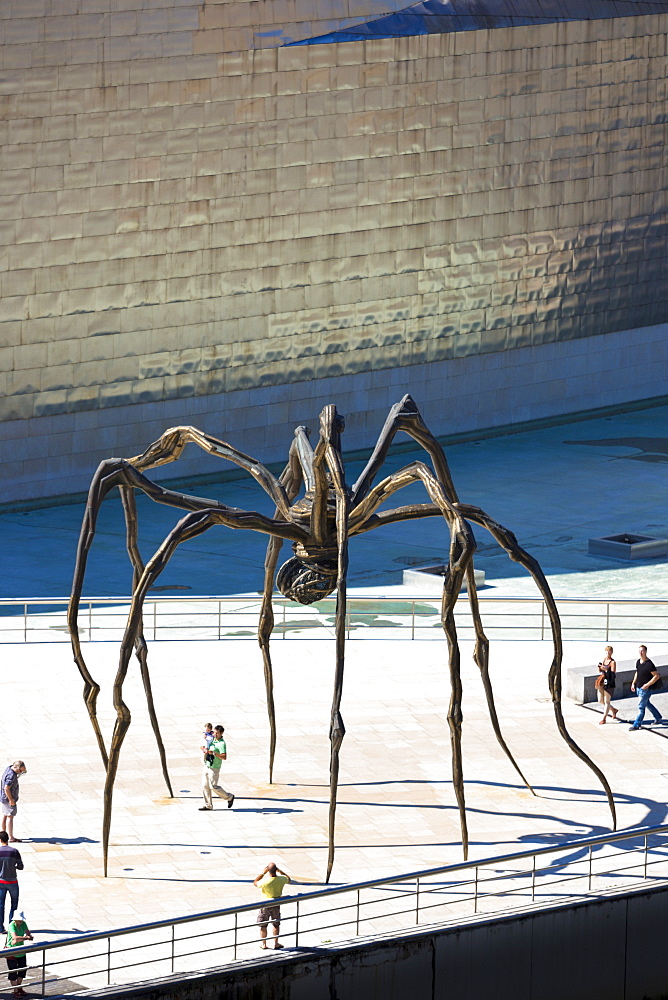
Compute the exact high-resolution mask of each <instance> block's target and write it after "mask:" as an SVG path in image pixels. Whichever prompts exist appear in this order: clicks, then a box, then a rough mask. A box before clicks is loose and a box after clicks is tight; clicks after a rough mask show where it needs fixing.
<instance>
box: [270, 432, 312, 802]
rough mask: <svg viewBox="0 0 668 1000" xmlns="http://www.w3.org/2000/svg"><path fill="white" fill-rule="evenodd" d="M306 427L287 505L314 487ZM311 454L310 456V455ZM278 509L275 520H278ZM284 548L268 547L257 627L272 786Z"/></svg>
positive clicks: (293, 458)
mask: <svg viewBox="0 0 668 1000" xmlns="http://www.w3.org/2000/svg"><path fill="white" fill-rule="evenodd" d="M307 435H308V431H307V429H306V427H297V429H296V430H295V439H294V440H293V442H292V444H291V445H290V454H289V458H288V464H287V465H286V467H285V469H284V470H283V473H282V474H281V477H280V480H279V481H280V483H281V484H282V485H283V487H284V488H285V491H286V494H287V497H288V501H289V502H290V503H292V502H293V500H294V499H295V497H296V496H297V493H298V492H299V488H300V486H301V484H302V481H303V480H304V479H306V486H307V489H309V488H312V485H313V469H312V459H313V451H312V450H311V446H310V444H309V440H308V436H307ZM309 453H310V454H309ZM278 514H279V511H278V509H276V512H275V514H274V517H278ZM282 546H283V539H282V538H278V537H277V536H276V535H272V537H271V538H270V539H269V544H268V545H267V553H266V556H265V560H264V587H263V591H262V607H261V609H260V619H259V624H258V631H257V639H258V643H259V645H260V649H261V651H262V662H263V666H264V686H265V691H266V696H267V713H268V716H269V784H271V783H272V782H273V780H274V757H275V754H276V710H275V706H274V673H273V669H272V665H271V654H270V652H269V640H270V638H271V633H272V632H273V629H274V607H273V601H272V593H273V589H274V579H275V576H276V564H277V562H278V556H279V554H280V551H281V548H282Z"/></svg>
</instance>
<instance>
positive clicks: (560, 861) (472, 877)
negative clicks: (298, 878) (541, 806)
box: [0, 825, 668, 996]
mask: <svg viewBox="0 0 668 1000" xmlns="http://www.w3.org/2000/svg"><path fill="white" fill-rule="evenodd" d="M648 880H655V881H661V882H666V885H667V887H668V825H664V826H655V827H639V828H636V829H633V830H628V831H625V832H624V833H611V834H604V835H601V836H597V837H589V838H586V839H582V840H575V841H570V842H568V843H565V844H560V845H557V846H551V847H544V848H539V849H537V850H534V851H523V852H518V853H513V854H506V855H503V856H501V857H494V858H484V859H481V860H478V861H474V862H461V863H459V864H454V865H445V866H443V867H440V868H431V869H427V870H425V871H419V872H411V873H410V874H404V875H397V876H394V877H392V878H385V879H377V880H373V881H367V882H359V883H356V884H353V885H345V886H337V887H334V888H326V889H321V890H317V891H315V892H310V893H305V894H303V895H298V896H287V897H284V898H283V899H282V900H281V901H280V906H281V939H282V942H283V944H284V946H286V947H301V948H309V947H318V948H319V949H322V948H323V947H325V948H327V947H328V946H331V947H336V945H337V944H338V943H340V942H342V941H350V940H352V939H354V938H355V937H358V936H360V935H365V936H368V935H372V934H381V933H392V932H394V933H398V932H402V931H406V930H410V929H411V928H413V927H419V926H426V925H438V926H447V925H453V924H457V923H460V922H461V921H462V920H464V919H466V918H467V917H470V916H472V915H474V914H489V915H492V914H494V913H500V912H507V911H508V910H509V909H513V908H515V909H516V908H518V907H526V906H527V905H530V904H533V905H543V906H545V905H548V904H552V905H554V904H555V903H568V902H573V901H575V900H577V899H582V898H583V897H586V896H589V895H591V894H601V893H604V892H610V891H612V890H615V891H617V890H620V889H629V888H632V887H634V886H637V885H639V884H646V883H647V881H648ZM267 903H268V900H264V903H247V904H244V905H240V906H233V907H227V908H225V909H221V910H214V911H211V912H207V913H197V914H193V915H191V916H186V917H176V918H173V919H168V920H158V921H153V922H152V923H147V924H141V925H138V926H134V927H123V928H120V929H116V930H109V931H99V932H96V933H92V934H82V935H81V936H79V937H77V938H68V939H66V940H61V941H53V942H49V943H40V944H35V945H30V946H28V947H26V948H23V947H22V948H21V952H24V953H27V955H28V960H29V965H30V970H29V977H30V990H31V991H32V992H34V991H35V990H37V991H41V996H46V995H48V994H49V993H54V992H60V993H61V994H62V992H63V991H67V990H70V991H74V990H79V989H85V988H99V987H102V986H108V985H112V984H113V985H127V984H129V983H140V982H142V981H145V980H147V979H153V978H155V977H157V976H166V975H173V974H179V973H183V974H186V973H192V972H196V971H201V970H203V969H205V968H211V967H216V966H220V965H224V964H226V963H229V962H232V961H237V960H239V959H245V958H248V957H251V956H253V955H256V954H257V946H258V943H259V935H258V929H257V921H256V920H255V915H256V912H257V910H258V908H259V907H260V906H262V905H267ZM133 939H134V940H133ZM12 954H13V955H16V950H10V949H8V950H4V951H0V958H7V957H11V956H12ZM63 981H65V982H63ZM84 981H85V983H84ZM59 984H61V985H60V987H59Z"/></svg>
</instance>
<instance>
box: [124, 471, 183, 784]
mask: <svg viewBox="0 0 668 1000" xmlns="http://www.w3.org/2000/svg"><path fill="white" fill-rule="evenodd" d="M118 492H119V493H120V495H121V502H122V504H123V511H124V513H125V531H126V547H127V550H128V554H129V556H130V561H131V562H132V568H133V577H132V592H133V593H134V591H135V590H136V589H137V584H138V583H139V580H140V579H141V575H142V573H143V572H144V560H143V559H142V557H141V553H140V551H139V544H138V539H137V527H138V525H137V501H136V497H135V491H134V489H133V488H132V487H129V486H119V488H118ZM135 655H136V657H137V659H138V660H139V670H140V672H141V679H142V683H143V685H144V693H145V695H146V704H147V706H148V714H149V718H150V720H151V728H152V729H153V735H154V736H155V742H156V744H157V747H158V754H159V755H160V766H161V767H162V776H163V778H164V779H165V784H166V785H167V791H168V792H169V796H170V798H173V797H174V792H173V790H172V781H171V778H170V776H169V768H168V767H167V754H166V752H165V745H164V743H163V741H162V735H161V733H160V724H159V723H158V716H157V714H156V711H155V703H154V701H153V691H152V688H151V675H150V674H149V672H148V646H147V644H146V639H145V638H144V623H143V615H142V617H141V618H140V620H139V627H138V630H137V639H136V641H135Z"/></svg>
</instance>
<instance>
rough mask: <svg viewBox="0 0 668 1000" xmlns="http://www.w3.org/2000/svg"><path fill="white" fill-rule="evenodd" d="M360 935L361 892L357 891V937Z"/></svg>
mask: <svg viewBox="0 0 668 1000" xmlns="http://www.w3.org/2000/svg"><path fill="white" fill-rule="evenodd" d="M359 933H360V891H359V889H358V890H357V915H356V918H355V936H356V937H359Z"/></svg>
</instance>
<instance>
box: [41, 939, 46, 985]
mask: <svg viewBox="0 0 668 1000" xmlns="http://www.w3.org/2000/svg"><path fill="white" fill-rule="evenodd" d="M42 996H46V948H42Z"/></svg>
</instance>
